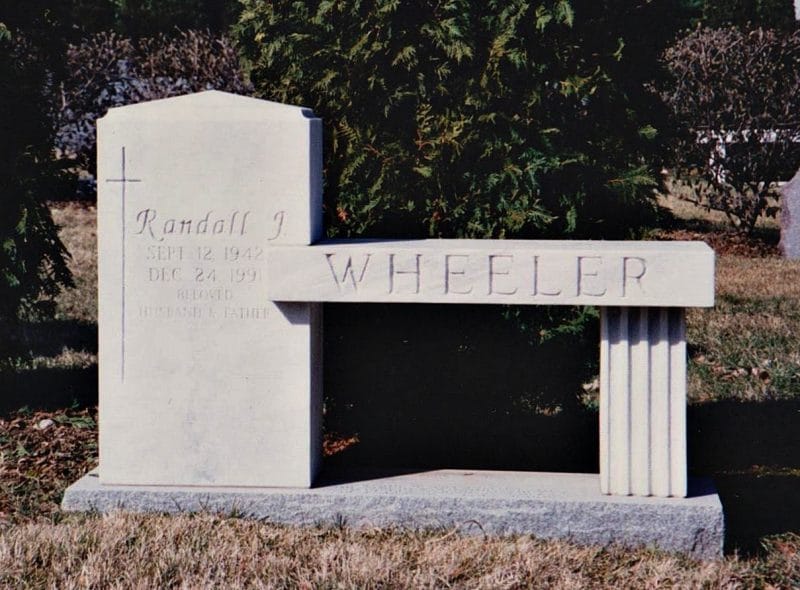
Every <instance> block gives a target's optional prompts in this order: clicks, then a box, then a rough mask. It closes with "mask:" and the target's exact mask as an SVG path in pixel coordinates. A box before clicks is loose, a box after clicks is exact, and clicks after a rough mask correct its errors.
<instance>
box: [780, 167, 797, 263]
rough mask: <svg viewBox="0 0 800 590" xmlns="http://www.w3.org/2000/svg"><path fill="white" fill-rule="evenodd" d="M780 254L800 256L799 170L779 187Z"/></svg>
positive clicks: (789, 256) (792, 256)
mask: <svg viewBox="0 0 800 590" xmlns="http://www.w3.org/2000/svg"><path fill="white" fill-rule="evenodd" d="M780 250H781V254H783V257H784V258H800V170H798V172H797V174H795V175H794V178H792V179H791V180H790V181H789V182H787V183H786V184H785V185H783V187H782V188H781V243H780Z"/></svg>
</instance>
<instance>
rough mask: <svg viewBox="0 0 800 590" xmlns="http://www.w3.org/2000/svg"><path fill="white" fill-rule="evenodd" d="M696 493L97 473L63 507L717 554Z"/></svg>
mask: <svg viewBox="0 0 800 590" xmlns="http://www.w3.org/2000/svg"><path fill="white" fill-rule="evenodd" d="M689 490H690V497H688V498H681V499H678V498H645V497H637V496H607V495H603V494H601V493H600V491H599V482H598V476H597V475H589V474H574V473H573V474H567V473H529V472H509V471H461V470H441V471H429V472H417V473H413V472H404V473H388V474H387V473H379V472H361V473H353V474H351V475H350V476H349V477H347V476H338V477H337V476H335V475H333V476H321V477H320V479H319V481H318V483H317V485H316V486H315V487H314V488H311V489H286V488H220V487H206V488H203V487H193V488H189V487H172V486H169V487H161V486H149V487H147V486H109V485H101V484H100V483H99V478H98V477H97V473H96V472H92V473H90V474H89V475H87V476H85V477H84V478H82V479H81V480H79V481H78V482H76V483H75V484H74V485H72V486H71V487H70V488H68V489H67V492H66V494H65V496H64V500H63V503H62V508H63V509H64V510H69V511H97V512H102V513H105V512H110V511H114V510H123V511H130V512H167V513H177V512H198V511H210V512H215V513H223V514H237V515H244V516H249V517H253V518H263V519H266V520H269V521H272V522H277V523H286V524H295V525H314V524H325V523H328V524H334V523H342V522H343V523H345V524H347V525H349V526H354V527H373V526H378V527H385V526H391V525H398V526H402V527H406V528H414V529H417V528H430V527H433V528H438V527H446V528H451V527H456V528H458V529H459V530H461V531H462V532H465V533H486V534H493V535H507V534H532V535H535V536H537V537H540V538H546V539H567V540H571V541H574V542H576V543H580V544H600V545H608V544H620V545H623V546H628V547H636V546H650V547H656V548H659V549H663V550H666V551H679V552H683V553H688V554H689V555H691V556H693V557H697V558H703V559H708V558H715V557H719V556H721V555H722V548H723V536H724V530H723V516H722V506H721V504H720V502H719V498H718V496H717V494H716V492H715V491H714V489H713V486H712V485H711V484H710V482H708V481H706V480H691V481H690V486H689Z"/></svg>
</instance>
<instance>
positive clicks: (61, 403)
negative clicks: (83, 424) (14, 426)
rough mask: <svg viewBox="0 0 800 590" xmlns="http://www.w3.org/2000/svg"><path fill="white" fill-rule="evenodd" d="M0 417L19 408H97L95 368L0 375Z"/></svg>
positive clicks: (18, 372) (4, 372)
mask: <svg viewBox="0 0 800 590" xmlns="http://www.w3.org/2000/svg"><path fill="white" fill-rule="evenodd" d="M0 391H2V396H0V416H7V415H9V414H11V413H13V412H15V411H16V410H18V409H20V408H28V409H29V410H31V411H52V410H58V409H61V408H69V407H76V408H89V407H94V406H96V405H97V365H94V366H92V367H87V368H80V369H57V368H55V369H43V368H40V369H36V370H35V371H15V372H11V371H3V372H0Z"/></svg>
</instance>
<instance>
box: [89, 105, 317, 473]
mask: <svg viewBox="0 0 800 590" xmlns="http://www.w3.org/2000/svg"><path fill="white" fill-rule="evenodd" d="M98 130H99V140H98V145H99V147H98V192H99V195H98V199H99V203H98V213H99V215H98V217H99V220H98V246H99V298H100V304H99V307H100V310H99V312H100V313H99V345H100V349H99V365H100V394H99V395H100V420H99V422H100V460H101V462H102V466H103V467H102V470H101V472H100V479H101V482H102V483H104V484H128V485H130V484H139V485H148V484H154V485H166V484H170V485H190V486H196V485H211V486H306V487H307V486H309V485H311V481H312V478H313V476H314V472H315V471H316V468H317V464H318V457H319V448H320V425H319V421H320V397H319V396H320V382H319V371H320V367H321V360H320V359H319V358H318V357H319V338H320V334H319V331H320V327H319V321H320V318H319V306H318V305H315V304H308V303H302V304H290V305H276V304H274V303H271V302H270V301H269V299H268V297H267V277H266V272H265V260H266V251H267V250H268V249H269V248H271V247H273V245H275V244H284V245H286V244H294V245H301V244H310V243H311V242H313V241H314V240H316V239H317V238H319V237H320V232H321V224H320V221H321V220H320V215H319V211H320V210H321V207H322V204H321V178H320V176H321V173H320V172H319V171H320V169H321V164H320V162H321V160H320V158H321V125H320V120H319V119H315V118H313V114H312V113H311V112H310V111H308V110H306V109H301V108H297V107H291V106H286V105H281V104H276V103H270V102H266V101H261V100H256V99H252V98H245V97H240V96H235V95H232V94H225V93H222V92H216V91H212V92H204V93H200V94H195V95H189V96H183V97H179V98H170V99H166V100H159V101H154V102H148V103H142V104H138V105H133V106H127V107H122V108H117V109H112V110H111V111H109V114H108V115H107V116H106V117H104V118H103V119H101V120H100V121H99V122H98Z"/></svg>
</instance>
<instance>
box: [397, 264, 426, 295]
mask: <svg viewBox="0 0 800 590" xmlns="http://www.w3.org/2000/svg"><path fill="white" fill-rule="evenodd" d="M394 257H395V255H394V254H389V293H394V278H395V275H415V278H416V281H415V291H414V294H418V293H419V287H420V271H419V259H420V258H421V257H422V254H416V255H415V256H414V259H415V262H414V263H415V267H414V270H397V269H396V268H395V266H394Z"/></svg>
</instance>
